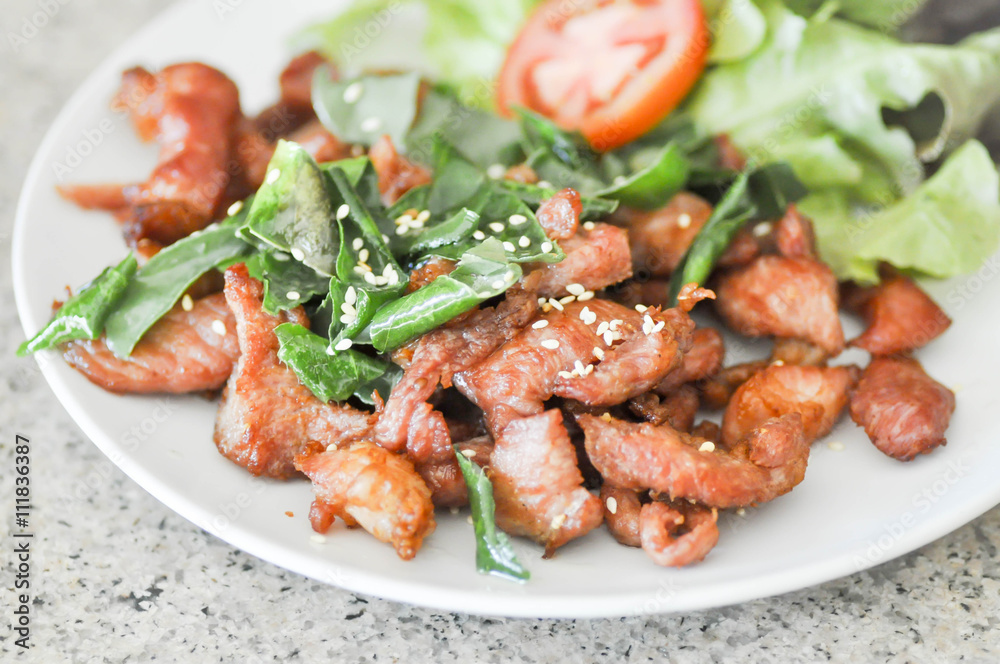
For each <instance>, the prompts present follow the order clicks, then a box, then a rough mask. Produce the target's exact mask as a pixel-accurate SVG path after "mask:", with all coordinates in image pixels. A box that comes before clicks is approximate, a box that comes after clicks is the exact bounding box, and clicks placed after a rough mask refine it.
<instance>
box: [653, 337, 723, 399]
mask: <svg viewBox="0 0 1000 664" xmlns="http://www.w3.org/2000/svg"><path fill="white" fill-rule="evenodd" d="M725 356H726V346H725V343H724V342H723V340H722V335H721V334H719V331H718V330H716V329H715V328H711V327H699V328H698V329H697V330H695V331H694V334H693V335H691V348H689V349H688V351H687V352H686V353H684V358H683V359H682V361H681V365H680V367H678V369H677V371H671V372H670V373H668V374H667V377H666V378H664V379H663V382H661V383H660V384H659V385H657V386H656V391H657V392H658V393H659V394H670V393H671V392H673V391H674V390H676V389H677V388H678V387H680V386H681V385H683V384H685V383H693V382H694V381H698V380H704V379H706V378H711V377H712V376H714V375H716V374H717V373H719V371H720V370H721V369H722V361H723V360H724V359H725Z"/></svg>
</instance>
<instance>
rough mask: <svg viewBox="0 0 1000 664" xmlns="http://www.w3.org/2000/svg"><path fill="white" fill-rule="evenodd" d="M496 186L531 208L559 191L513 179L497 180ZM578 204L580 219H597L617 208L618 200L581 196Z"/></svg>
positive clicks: (536, 206)
mask: <svg viewBox="0 0 1000 664" xmlns="http://www.w3.org/2000/svg"><path fill="white" fill-rule="evenodd" d="M496 186H497V187H498V188H499V189H501V190H503V191H506V192H509V193H511V194H514V195H515V196H517V197H518V198H519V199H521V202H522V203H524V204H525V205H527V206H529V207H530V208H532V209H537V208H538V206H539V205H541V203H542V201H544V200H547V199H549V198H552V197H553V196H554V195H555V194H556V193H557V192H558V191H559V189H556V188H555V187H543V186H539V185H537V184H525V183H523V182H516V181H514V180H497V181H496ZM580 204H581V205H582V207H583V211H582V212H581V214H580V221H597V220H598V219H603V218H604V217H606V216H608V215H609V214H611V213H612V212H614V211H615V210H616V209H618V201H616V200H613V199H610V198H594V197H591V196H581V197H580Z"/></svg>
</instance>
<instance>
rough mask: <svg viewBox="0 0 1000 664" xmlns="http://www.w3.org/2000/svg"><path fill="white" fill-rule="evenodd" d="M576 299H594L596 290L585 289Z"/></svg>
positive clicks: (584, 300) (581, 300) (582, 300)
mask: <svg viewBox="0 0 1000 664" xmlns="http://www.w3.org/2000/svg"><path fill="white" fill-rule="evenodd" d="M576 299H577V301H579V302H586V301H587V300H592V299H594V291H592V290H589V291H583V292H582V293H580V294H579V295H577V296H576Z"/></svg>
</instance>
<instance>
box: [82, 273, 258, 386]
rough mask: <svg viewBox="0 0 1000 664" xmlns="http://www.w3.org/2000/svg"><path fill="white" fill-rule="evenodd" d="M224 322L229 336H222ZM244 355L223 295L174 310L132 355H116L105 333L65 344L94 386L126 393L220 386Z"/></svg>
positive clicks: (151, 331)
mask: <svg viewBox="0 0 1000 664" xmlns="http://www.w3.org/2000/svg"><path fill="white" fill-rule="evenodd" d="M217 321H218V322H217ZM219 324H221V325H222V326H223V327H224V328H225V330H226V333H225V334H219V331H218V330H217V329H216V328H218V327H219ZM239 354H240V349H239V345H238V344H237V343H236V322H235V320H234V318H233V314H232V312H231V311H230V310H229V307H228V306H227V305H226V300H225V298H224V297H223V296H222V294H221V293H220V294H217V295H211V296H209V297H206V298H204V299H201V300H198V301H196V302H195V303H194V306H193V307H192V308H191V310H190V311H185V310H184V308H183V307H182V306H180V305H178V306H176V307H174V308H173V309H171V310H170V311H169V312H167V314H166V315H165V316H164V317H163V318H161V319H160V320H159V321H158V322H157V323H156V324H155V325H153V327H152V328H150V330H149V331H148V332H147V333H146V334H145V335H144V336H143V338H142V339H141V340H140V341H139V343H138V344H136V347H135V350H133V351H132V354H131V355H129V356H128V357H124V358H122V357H118V356H117V355H115V354H114V353H112V352H111V350H110V349H109V348H108V346H107V344H106V343H105V341H104V337H103V336H102V337H99V338H98V339H95V340H93V341H71V342H69V343H67V344H65V345H64V346H63V357H64V358H65V359H66V361H67V362H68V363H69V364H70V365H71V366H72V367H73V368H75V369H76V370H77V371H79V372H80V373H82V374H83V375H84V376H86V377H87V379H88V380H89V381H90V382H92V383H94V384H95V385H99V386H101V387H103V388H104V389H106V390H108V391H109V392H118V393H121V394H129V393H134V394H145V393H153V392H166V393H171V394H181V393H184V392H203V391H206V390H217V389H219V388H220V387H222V386H223V385H224V384H225V382H226V379H227V378H229V374H231V373H232V372H233V364H234V363H235V362H236V358H237V357H238V356H239Z"/></svg>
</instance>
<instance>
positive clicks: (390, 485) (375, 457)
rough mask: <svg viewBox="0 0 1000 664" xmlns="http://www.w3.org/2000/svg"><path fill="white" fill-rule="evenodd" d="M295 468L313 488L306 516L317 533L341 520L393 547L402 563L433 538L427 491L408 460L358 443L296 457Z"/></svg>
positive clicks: (432, 524) (432, 514)
mask: <svg viewBox="0 0 1000 664" xmlns="http://www.w3.org/2000/svg"><path fill="white" fill-rule="evenodd" d="M295 467H296V468H297V469H298V470H301V471H302V472H303V473H305V474H306V475H307V476H308V477H309V479H310V480H312V483H313V492H314V493H315V495H316V500H315V501H314V502H313V507H312V509H311V510H310V514H309V516H310V519H311V521H312V524H313V529H314V530H316V532H320V533H322V532H326V531H327V529H329V527H330V525H331V524H332V523H333V517H338V516H339V517H340V518H342V519H343V520H344V521H345V522H346V523H347V525H348V526H356V525H360V526H361V527H362V528H364V529H365V530H367V531H368V532H369V533H371V534H372V535H374V536H375V538H376V539H378V540H380V541H382V542H388V543H389V544H392V546H393V548H395V549H396V554H397V555H398V556H399V557H400V558H402V559H403V560H410V559H411V558H413V556H415V555H416V554H417V551H419V550H420V546H421V544H422V543H423V541H424V538H425V537H427V536H428V535H430V534H431V533H432V532H434V528H435V526H436V523H435V521H434V505H433V504H432V503H431V491H430V489H428V488H427V485H426V484H424V481H423V480H422V479H420V476H419V475H418V474H417V471H416V470H414V469H413V464H412V463H410V461H409V460H407V459H406V458H404V457H401V456H399V455H397V454H393V453H392V452H388V451H386V450H384V449H382V448H381V447H379V446H378V445H376V444H375V443H372V442H369V441H358V442H355V443H350V444H348V445H346V446H345V447H337V446H331V447H329V448H327V449H326V451H325V452H321V453H319V454H311V455H310V454H306V455H299V456H297V457H295Z"/></svg>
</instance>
